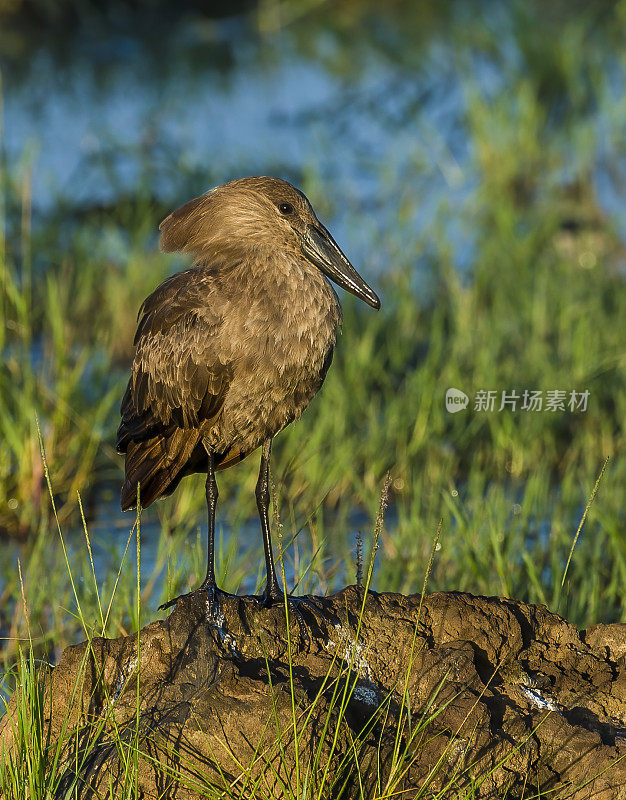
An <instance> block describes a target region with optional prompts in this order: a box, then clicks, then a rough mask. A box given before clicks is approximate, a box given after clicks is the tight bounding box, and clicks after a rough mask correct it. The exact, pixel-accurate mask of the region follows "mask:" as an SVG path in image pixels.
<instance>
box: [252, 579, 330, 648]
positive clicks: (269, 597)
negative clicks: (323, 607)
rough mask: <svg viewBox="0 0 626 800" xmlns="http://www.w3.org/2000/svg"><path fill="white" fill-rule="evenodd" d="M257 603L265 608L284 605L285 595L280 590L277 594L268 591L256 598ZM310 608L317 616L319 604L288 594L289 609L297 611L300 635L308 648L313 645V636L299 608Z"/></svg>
mask: <svg viewBox="0 0 626 800" xmlns="http://www.w3.org/2000/svg"><path fill="white" fill-rule="evenodd" d="M256 600H257V602H258V603H259V605H260V606H262V607H263V608H270V607H271V606H275V605H279V604H281V605H284V603H285V595H284V594H283V593H282V592H281V591H280V589H279V590H278V591H276V592H268V591H267V590H266V591H265V592H264V593H263V594H262V595H261V596H260V597H257V598H256ZM302 605H304V606H308V607H309V609H310V610H311V611H312V612H313V613H314V614H315V613H316V612H318V611H319V608H318V606H317V603H316V602H315V600H313V599H312V598H310V597H295V596H294V595H291V594H288V595H287V609H289V608H292V609H293V611H295V617H296V620H297V622H298V628H299V629H300V635H301V637H302V639H303V640H304V641H306V643H307V646H309V647H310V645H311V634H310V632H309V626H308V625H307V623H306V620H305V619H304V616H303V615H302V612H301V611H300V608H299V606H302Z"/></svg>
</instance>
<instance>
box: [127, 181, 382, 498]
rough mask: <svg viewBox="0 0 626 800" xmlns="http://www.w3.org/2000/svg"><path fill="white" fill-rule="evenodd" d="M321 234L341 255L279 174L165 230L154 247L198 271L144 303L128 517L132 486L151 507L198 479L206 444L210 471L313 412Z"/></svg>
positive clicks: (191, 211) (322, 293) (215, 200)
mask: <svg viewBox="0 0 626 800" xmlns="http://www.w3.org/2000/svg"><path fill="white" fill-rule="evenodd" d="M281 208H282V209H283V210H282V211H281ZM289 208H291V209H292V211H291V212H289V211H285V209H289ZM322 236H324V237H328V238H329V239H330V244H331V245H332V246H333V247H334V248H336V252H337V253H338V254H339V256H336V254H335V251H333V258H335V260H337V259H339V257H341V258H343V259H344V261H345V257H344V256H343V254H341V251H339V249H338V248H337V247H336V245H335V243H334V242H333V241H332V237H330V235H329V234H328V232H327V231H326V230H325V229H324V228H323V226H321V225H320V223H319V221H318V220H317V218H316V216H315V214H314V212H313V209H312V208H311V206H310V204H309V202H308V200H307V199H306V198H305V197H304V195H302V194H301V193H300V192H299V191H298V190H296V189H295V188H294V187H293V186H291V185H290V184H288V183H286V182H285V181H281V180H278V179H275V178H246V179H242V180H239V181H233V182H231V183H229V184H225V185H224V186H221V187H218V188H217V189H214V190H213V191H211V192H209V193H208V194H206V195H203V196H202V197H199V198H196V199H195V200H191V201H190V202H189V203H187V204H186V205H184V206H182V207H181V208H179V209H178V210H177V211H174V212H173V213H172V214H170V215H169V216H168V217H167V218H166V219H165V220H164V221H163V222H162V223H161V247H162V249H164V250H166V251H170V250H181V251H183V252H187V253H191V254H192V255H193V267H192V268H191V269H188V270H186V271H184V272H180V273H178V274H176V275H173V276H172V277H171V278H169V279H168V280H166V281H165V282H164V283H162V284H161V285H160V286H159V287H158V288H157V289H156V290H155V291H154V292H153V293H152V294H151V295H150V296H149V297H148V298H147V299H146V300H145V301H144V303H143V305H142V307H141V309H140V313H139V325H138V328H137V334H136V336H135V346H136V353H135V358H134V361H133V365H132V372H131V377H130V380H129V382H128V388H127V390H126V393H125V395H124V399H123V401H122V408H121V412H122V422H121V425H120V427H119V431H118V442H117V445H118V450H119V452H120V453H124V454H125V455H126V480H125V482H124V486H123V488H122V508H123V509H128V508H131V507H132V506H134V505H135V503H136V498H137V484H138V483H139V484H140V489H141V503H142V505H143V506H144V507H145V506H147V505H149V504H150V503H151V502H153V501H154V500H155V499H157V498H158V497H161V496H163V495H167V494H169V493H170V492H172V491H173V490H174V489H175V487H176V486H177V485H178V483H179V482H180V480H181V479H182V478H183V477H184V476H185V475H188V474H190V473H193V472H199V471H200V472H201V471H206V470H207V450H206V446H207V444H208V445H210V448H211V449H212V450H213V452H214V453H215V466H216V467H217V468H219V469H224V468H225V467H228V466H230V465H231V464H233V463H236V462H237V461H240V460H241V459H243V458H245V457H246V456H247V455H249V454H250V453H251V452H252V451H253V450H255V449H256V448H257V447H259V445H261V444H262V443H263V442H264V441H266V440H268V439H271V437H273V436H274V435H275V434H276V433H277V432H278V431H280V430H282V429H283V428H284V427H285V426H286V425H287V424H289V422H291V421H292V420H294V419H297V418H298V417H299V416H300V414H301V413H302V412H303V410H304V409H305V408H306V406H307V405H308V404H309V402H310V400H311V399H312V397H313V396H314V395H315V393H316V392H317V391H318V389H319V388H320V386H321V384H322V381H323V380H324V376H325V374H326V371H327V369H328V367H329V365H330V362H331V359H332V353H333V347H334V344H335V339H336V335H337V330H338V328H339V326H340V324H341V309H340V306H339V301H338V299H337V295H336V294H335V291H334V290H333V288H332V287H331V285H330V283H329V282H328V280H327V279H326V278H325V277H324V275H323V274H322V272H321V271H320V269H324V271H326V268H325V267H324V264H323V263H322V262H321V261H320V263H322V267H320V268H318V266H316V265H315V263H317V262H314V263H312V261H311V259H310V258H307V256H306V252H309V251H310V252H311V253H312V254H313V257H314V258H317V256H316V255H315V254H316V253H317V252H318V250H315V244H316V242H317V240H319V239H320V237H322ZM312 237H313V238H312ZM325 241H326V240H325ZM324 246H326V245H324ZM329 246H330V245H329ZM303 247H304V249H303ZM307 248H308V249H307ZM318 260H319V259H318ZM338 263H339V262H338ZM345 264H346V265H347V266H346V268H345V269H346V270H348V268H349V270H352V272H349V271H347V272H346V275H347V278H346V280H347V281H348V285H347V286H346V288H349V289H350V290H353V289H352V288H351V286H352V283H354V281H355V280H356V278H358V275H356V273H354V270H353V269H352V267H350V265H349V263H348V262H347V261H345ZM342 268H343V264H342ZM327 274H329V275H331V277H332V275H333V273H332V272H327ZM352 274H354V275H356V278H353V277H352ZM359 280H361V283H362V279H359ZM338 282H340V281H338ZM351 282H352V283H351ZM341 285H344V284H341ZM363 286H365V288H366V289H367V290H368V291H369V293H370V295H369V296H368V297H367V298H366V299H367V302H369V303H370V304H371V305H375V304H376V303H377V302H378V300H377V298H376V296H375V295H374V294H373V293H372V292H371V290H370V289H369V287H367V286H366V284H363ZM355 293H356V291H355ZM372 298H373V299H372Z"/></svg>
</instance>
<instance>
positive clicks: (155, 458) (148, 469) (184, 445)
mask: <svg viewBox="0 0 626 800" xmlns="http://www.w3.org/2000/svg"><path fill="white" fill-rule="evenodd" d="M201 438H202V435H201V433H200V431H198V430H190V429H184V428H175V429H174V430H173V431H172V432H171V433H169V434H167V433H166V434H161V435H158V436H155V437H153V438H152V439H148V440H146V441H143V442H129V444H128V449H127V452H126V479H125V481H124V485H123V486H122V511H128V509H130V508H134V507H135V506H136V505H137V484H139V488H140V501H141V506H142V508H147V506H149V505H150V503H152V502H153V501H154V500H156V499H157V498H159V497H163V496H164V495H168V494H170V492H172V491H173V490H174V489H175V488H176V486H178V483H179V481H180V479H181V478H182V477H183V475H185V474H187V472H186V470H185V467H186V466H187V465H188V462H189V459H190V457H191V455H192V453H193V451H194V450H195V449H196V447H197V445H198V444H200V441H201Z"/></svg>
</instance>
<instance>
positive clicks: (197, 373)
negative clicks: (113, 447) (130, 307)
mask: <svg viewBox="0 0 626 800" xmlns="http://www.w3.org/2000/svg"><path fill="white" fill-rule="evenodd" d="M190 273H194V274H193V275H192V274H190ZM210 281H211V276H210V275H208V274H207V273H206V271H204V270H202V269H201V268H194V269H192V270H186V271H185V272H181V273H178V274H176V275H173V276H172V277H171V278H168V279H167V280H166V281H164V283H162V284H161V285H160V286H159V287H158V288H157V289H156V290H155V291H154V292H153V293H152V294H151V295H150V296H149V297H148V298H146V300H145V301H144V303H143V305H142V307H141V309H140V312H139V324H138V327H137V334H136V336H135V346H136V354H135V358H134V361H133V367H132V374H131V378H130V381H129V383H128V387H127V389H126V393H125V395H124V399H123V400H122V407H121V412H122V423H121V425H120V429H119V431H118V449H120V451H121V452H125V450H126V447H127V444H128V441H129V440H135V441H137V440H139V439H143V438H146V437H148V436H150V435H152V434H153V432H154V431H155V430H156V429H159V428H160V429H163V427H164V426H165V427H167V426H170V425H174V426H178V427H181V428H193V427H197V426H198V425H199V424H201V423H207V422H210V420H211V419H213V418H214V417H215V416H216V415H217V414H218V413H219V411H220V409H221V407H222V405H223V403H224V398H225V396H226V392H227V390H228V387H229V385H230V381H231V377H232V368H231V365H230V364H225V363H222V362H220V360H219V358H218V357H217V353H219V351H220V348H219V347H218V346H217V342H218V340H219V336H220V332H221V327H222V318H221V315H220V313H219V311H218V310H216V309H214V308H211V306H210V305H209V302H208V300H209V294H210V289H211V286H210Z"/></svg>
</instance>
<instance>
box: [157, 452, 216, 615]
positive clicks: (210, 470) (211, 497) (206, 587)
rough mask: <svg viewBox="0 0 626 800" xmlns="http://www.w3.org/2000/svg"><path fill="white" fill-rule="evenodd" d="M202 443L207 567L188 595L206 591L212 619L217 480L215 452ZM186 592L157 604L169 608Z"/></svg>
mask: <svg viewBox="0 0 626 800" xmlns="http://www.w3.org/2000/svg"><path fill="white" fill-rule="evenodd" d="M202 444H203V445H204V448H205V450H206V452H207V456H208V466H207V476H206V504H207V511H208V521H209V540H208V545H207V568H206V577H205V578H204V580H203V581H202V583H201V584H200V586H199V587H198V588H197V589H196V590H195V592H190V593H189V595H193V594H196V593H197V592H201V591H204V592H206V593H207V595H208V597H207V608H208V610H209V611H210V613H211V616H212V617H213V618H214V619H217V617H218V615H219V591H220V590H219V589H218V588H217V582H216V580H215V509H216V507H217V498H218V495H219V492H218V490H217V481H216V480H215V454H214V452H213V448H212V447H211V446H210V444H209V443H208V442H207V441H206V440H205V439H203V440H202ZM189 595H187V594H183V595H179V596H178V597H174V598H173V599H172V600H170V601H169V602H167V603H164V604H163V605H162V606H159V608H160V609H164V608H169V607H170V606H172V605H174V603H176V602H177V601H178V600H180V599H182V598H183V597H189Z"/></svg>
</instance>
